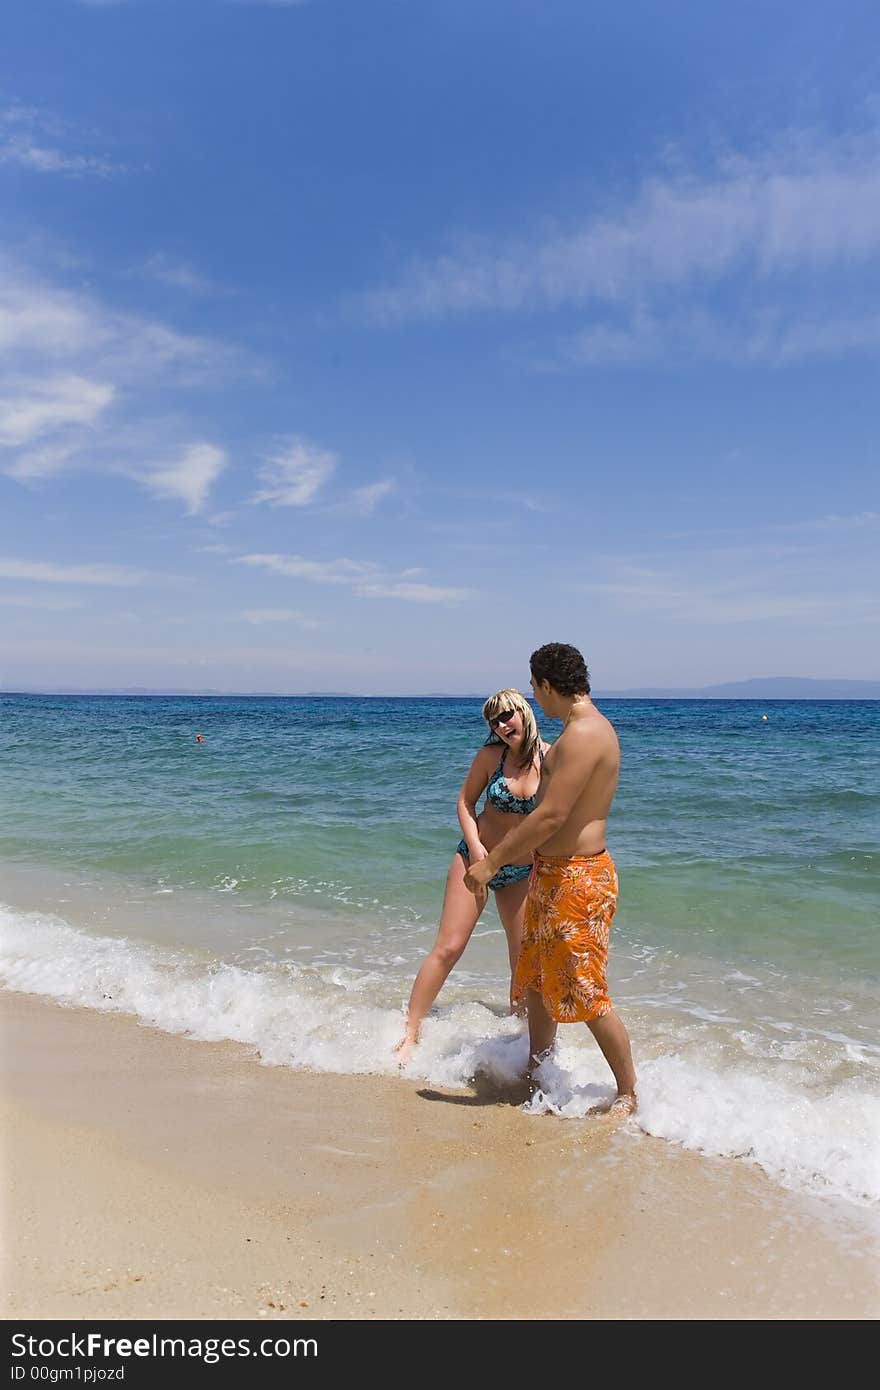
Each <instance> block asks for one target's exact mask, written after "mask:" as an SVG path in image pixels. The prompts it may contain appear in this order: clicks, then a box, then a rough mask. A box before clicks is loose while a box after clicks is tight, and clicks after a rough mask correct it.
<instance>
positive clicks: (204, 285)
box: [143, 252, 219, 295]
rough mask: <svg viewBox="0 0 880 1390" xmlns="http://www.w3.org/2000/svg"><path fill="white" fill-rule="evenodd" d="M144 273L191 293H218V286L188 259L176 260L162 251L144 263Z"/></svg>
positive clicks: (152, 278) (162, 282) (148, 276)
mask: <svg viewBox="0 0 880 1390" xmlns="http://www.w3.org/2000/svg"><path fill="white" fill-rule="evenodd" d="M143 274H144V275H146V276H147V278H148V279H150V280H158V281H159V282H160V283H161V284H163V285H171V287H172V288H173V289H177V290H186V291H187V292H188V293H190V294H199V295H202V294H216V293H217V292H218V288H219V287H218V286H217V285H215V284H214V283H213V281H211V280H209V279H208V277H207V276H206V275H202V274H201V273H200V272H199V271H198V270H196V269H194V267H193V266H191V265H188V264H187V263H186V261H180V260H175V259H174V258H173V257H171V256H167V255H165V254H163V253H162V252H157V253H156V254H155V255H153V256H149V257H148V258H147V260H146V261H145V262H144V264H143Z"/></svg>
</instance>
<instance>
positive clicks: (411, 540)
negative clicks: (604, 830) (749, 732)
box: [0, 0, 880, 694]
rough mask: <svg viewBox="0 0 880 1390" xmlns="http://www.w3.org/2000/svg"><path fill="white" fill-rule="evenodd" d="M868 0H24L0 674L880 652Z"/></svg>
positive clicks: (607, 671)
mask: <svg viewBox="0 0 880 1390" xmlns="http://www.w3.org/2000/svg"><path fill="white" fill-rule="evenodd" d="M878 55H880V12H878V11H877V8H876V5H874V4H872V3H868V2H867V0H865V2H864V3H851V2H850V0H840V3H838V4H836V5H835V6H833V7H832V6H830V5H828V4H826V3H824V0H823V3H818V0H800V2H799V3H788V0H779V2H778V3H777V2H775V0H762V3H760V4H758V3H751V2H750V0H742V2H741V3H739V4H737V5H736V6H733V5H728V6H718V5H704V6H701V5H695V4H693V3H692V0H689V2H688V3H681V2H680V0H642V3H637V2H636V3H631V4H628V5H625V6H620V5H618V6H614V5H611V4H606V3H602V4H600V3H590V0H534V3H533V2H532V0H468V3H459V0H444V2H443V3H441V2H440V0H436V3H434V0H303V3H283V0H272V3H270V0H173V3H172V2H171V0H7V6H6V9H5V23H4V43H3V52H2V57H0V202H2V221H0V628H2V631H3V641H2V650H0V688H6V689H38V688H53V687H58V686H102V687H107V686H109V687H126V686H146V687H150V688H163V687H174V688H186V689H203V688H206V689H219V690H266V691H281V692H290V693H298V692H305V691H309V690H352V691H357V692H363V693H368V694H369V693H390V694H394V693H400V694H409V693H420V692H427V691H438V690H441V691H449V692H452V693H455V692H474V691H482V690H491V689H495V688H496V687H499V686H501V685H507V684H510V683H512V684H517V685H520V686H523V685H524V684H525V683H526V681H527V678H528V670H527V658H528V653H529V651H530V650H531V649H532V648H533V647H535V646H536V645H538V644H540V643H541V642H544V641H570V642H574V643H576V644H577V645H579V646H580V647H581V648H582V649H583V650H584V652H585V654H586V656H587V659H588V662H589V664H590V667H591V670H592V672H593V677H594V684H595V686H596V688H597V689H598V690H601V689H602V688H603V687H604V688H607V689H612V688H622V687H628V686H638V685H671V686H684V685H695V686H698V685H702V684H708V683H713V682H717V681H727V680H737V679H742V678H746V677H750V676H760V675H775V674H785V675H801V676H834V677H841V678H845V677H850V678H863V679H871V678H874V679H876V678H878V677H880V642H878V640H877V637H878V626H877V624H878V613H880V604H878V583H877V568H878V561H877V556H878V554H880V545H878V540H880V503H878V498H877V477H878V457H877V452H878V448H877V437H878V432H877V419H878V406H877V402H878V360H880V297H878V293H877V292H878V288H880V56H878Z"/></svg>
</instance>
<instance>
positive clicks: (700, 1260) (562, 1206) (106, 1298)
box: [0, 993, 878, 1319]
mask: <svg viewBox="0 0 880 1390" xmlns="http://www.w3.org/2000/svg"><path fill="white" fill-rule="evenodd" d="M0 1021H2V1036H3V1049H2V1052H3V1087H2V1093H0V1094H2V1105H3V1109H4V1111H5V1112H6V1113H5V1119H6V1125H5V1133H6V1136H7V1137H6V1140H5V1148H4V1181H3V1193H4V1199H5V1200H4V1225H5V1239H4V1247H5V1251H6V1256H5V1263H4V1270H3V1275H4V1278H3V1286H4V1287H3V1304H2V1310H0V1311H2V1313H3V1315H4V1316H5V1317H6V1318H13V1317H16V1318H37V1319H43V1318H74V1319H86V1318H97V1317H101V1318H109V1319H114V1318H138V1319H141V1318H142V1319H158V1318H222V1319H251V1318H255V1317H265V1318H267V1319H278V1318H280V1319H290V1318H294V1319H295V1318H308V1319H311V1318H360V1319H367V1318H370V1319H372V1318H392V1319H400V1318H412V1319H435V1318H440V1319H447V1318H453V1319H474V1318H480V1319H482V1318H538V1319H551V1318H566V1319H572V1318H584V1319H592V1318H626V1319H655V1318H658V1319H669V1318H681V1319H706V1318H711V1319H715V1318H734V1319H779V1318H797V1319H801V1318H821V1319H841V1318H845V1319H850V1318H853V1319H863V1318H872V1317H874V1316H875V1315H876V1311H877V1293H878V1265H877V1260H876V1252H877V1243H876V1235H877V1229H878V1227H877V1220H876V1218H875V1217H874V1216H873V1215H872V1214H870V1213H867V1212H860V1211H858V1210H857V1209H852V1210H851V1209H848V1208H845V1207H843V1206H841V1205H839V1204H831V1203H827V1202H822V1201H820V1200H817V1199H811V1198H805V1197H800V1196H796V1195H793V1194H791V1193H786V1192H785V1191H783V1190H782V1189H780V1188H779V1187H776V1186H774V1185H773V1184H771V1182H770V1181H769V1180H768V1179H766V1178H765V1177H764V1176H763V1174H762V1173H760V1172H759V1171H758V1170H757V1169H755V1168H754V1167H752V1166H750V1165H749V1164H747V1163H746V1162H744V1161H741V1160H723V1159H707V1158H703V1157H701V1156H699V1155H695V1154H691V1153H687V1152H684V1151H682V1150H680V1149H677V1148H676V1147H674V1146H672V1145H669V1144H666V1143H664V1142H662V1141H660V1140H655V1139H650V1138H647V1137H646V1136H645V1135H643V1134H641V1133H640V1132H639V1131H638V1130H637V1129H636V1128H635V1126H634V1125H633V1124H632V1122H629V1123H627V1124H624V1125H623V1126H622V1127H618V1128H617V1129H615V1128H608V1127H607V1125H605V1124H603V1123H601V1122H600V1121H597V1120H595V1119H592V1120H591V1119H586V1120H564V1121H563V1120H558V1119H556V1118H553V1117H550V1116H529V1115H525V1114H523V1113H522V1111H521V1110H519V1109H518V1108H517V1107H516V1106H515V1105H513V1104H511V1103H510V1102H509V1100H508V1101H505V1099H504V1098H502V1097H499V1096H498V1095H481V1094H469V1093H461V1092H456V1093H440V1092H437V1091H433V1090H427V1089H419V1088H418V1087H417V1085H415V1084H414V1083H412V1082H410V1081H403V1080H395V1079H389V1078H387V1077H375V1076H324V1075H317V1074H314V1073H305V1072H294V1071H289V1070H286V1069H283V1068H269V1067H265V1066H262V1065H260V1063H259V1061H258V1059H257V1058H256V1057H255V1056H254V1054H253V1053H252V1052H251V1051H250V1050H248V1049H245V1048H243V1047H240V1046H238V1045H236V1044H232V1043H216V1044H215V1043H203V1042H192V1041H190V1040H188V1039H185V1038H181V1037H177V1036H170V1035H167V1034H164V1033H160V1032H157V1031H154V1030H152V1029H147V1028H144V1027H142V1026H140V1025H138V1024H137V1023H136V1022H134V1021H133V1020H132V1019H130V1018H127V1017H123V1016H119V1015H112V1014H96V1013H93V1012H89V1011H86V1010H77V1009H68V1008H61V1007H59V1006H57V1005H55V1004H51V1003H48V1002H45V1001H43V1000H40V999H37V998H35V997H34V996H26V995H14V994H8V993H7V994H3V995H2V996H0Z"/></svg>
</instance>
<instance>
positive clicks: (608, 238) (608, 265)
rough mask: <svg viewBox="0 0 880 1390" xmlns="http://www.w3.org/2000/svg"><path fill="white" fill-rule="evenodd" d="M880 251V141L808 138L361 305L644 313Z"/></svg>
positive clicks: (395, 315)
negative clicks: (645, 305) (660, 295)
mask: <svg viewBox="0 0 880 1390" xmlns="http://www.w3.org/2000/svg"><path fill="white" fill-rule="evenodd" d="M843 210H845V214H844V213H843ZM878 252H880V150H878V143H877V141H876V140H875V139H873V138H871V139H867V138H866V139H861V140H847V141H830V140H829V141H822V140H819V139H818V138H816V137H815V136H811V135H802V136H800V137H793V138H791V139H789V140H788V141H786V142H785V143H783V144H780V145H777V146H776V147H774V148H772V149H769V150H768V151H767V152H766V153H765V154H763V155H761V156H756V157H752V158H744V157H736V156H729V157H727V158H725V159H722V160H721V161H719V163H718V165H717V167H716V169H715V171H714V172H713V173H712V174H711V175H709V176H704V177H699V176H696V175H687V174H681V173H668V174H659V175H654V176H652V177H650V178H647V179H646V180H645V181H644V183H643V184H642V186H641V188H640V189H639V190H638V192H637V193H636V195H635V196H634V197H633V198H632V199H631V200H630V201H629V203H627V204H624V205H622V206H620V207H618V208H617V209H616V210H614V211H608V212H603V213H601V214H598V215H594V216H592V217H590V218H587V219H585V220H584V221H583V222H582V223H581V224H580V225H579V226H574V227H571V228H569V229H568V230H556V231H553V232H551V233H549V234H544V235H540V236H537V237H523V238H521V239H520V240H518V241H506V242H489V241H487V240H485V239H484V240H483V241H478V240H474V241H473V242H472V243H470V244H467V245H461V246H460V247H459V248H458V249H457V250H455V251H453V252H450V253H448V254H445V255H442V256H438V257H436V258H435V259H434V260H429V261H420V262H415V263H413V264H412V265H410V267H409V268H408V269H407V270H406V271H405V272H404V273H403V274H402V276H401V277H400V279H399V280H398V281H397V283H396V284H391V285H389V286H386V287H383V288H379V289H376V290H374V291H372V292H370V293H368V294H366V295H365V296H364V297H363V299H362V301H361V302H362V304H363V305H364V306H365V307H366V308H367V310H368V311H370V312H371V313H372V314H373V315H374V316H375V317H376V318H378V319H380V320H385V321H389V322H396V321H405V320H409V319H420V318H436V317H444V316H450V315H453V314H462V313H474V312H480V311H487V310H491V311H494V312H499V311H502V312H512V311H515V310H516V311H519V310H526V309H529V310H535V309H548V308H558V307H560V306H571V305H579V304H587V303H590V302H600V303H603V304H634V303H637V302H638V301H639V300H641V299H642V298H643V297H644V295H645V294H646V293H650V292H652V291H657V290H663V289H670V288H673V289H680V288H681V287H683V286H686V285H694V284H703V285H705V284H707V283H711V282H717V281H718V280H720V279H722V278H724V277H725V276H728V275H730V274H732V273H734V272H736V271H738V270H740V269H743V268H749V269H750V270H751V271H752V272H753V273H754V275H755V276H756V277H758V278H759V279H762V280H767V279H769V278H770V277H774V276H775V277H778V276H786V275H790V274H792V273H793V272H796V271H807V272H812V271H817V270H821V269H828V268H836V267H841V266H844V267H846V266H852V265H860V264H863V263H864V262H865V261H867V260H870V259H873V258H875V257H876V256H877V254H878Z"/></svg>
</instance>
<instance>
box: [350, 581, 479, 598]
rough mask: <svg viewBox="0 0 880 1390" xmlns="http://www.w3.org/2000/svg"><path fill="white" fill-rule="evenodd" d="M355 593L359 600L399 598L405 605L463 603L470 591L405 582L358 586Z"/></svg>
mask: <svg viewBox="0 0 880 1390" xmlns="http://www.w3.org/2000/svg"><path fill="white" fill-rule="evenodd" d="M355 593H356V594H358V595H359V596H360V597H361V598H399V599H405V600H406V602H407V603H463V602H464V601H465V599H468V598H470V597H471V590H470V589H453V588H445V587H443V586H442V585H438V584H412V583H407V582H406V581H397V582H394V583H382V584H374V583H369V584H359V585H357V587H356V589H355Z"/></svg>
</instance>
